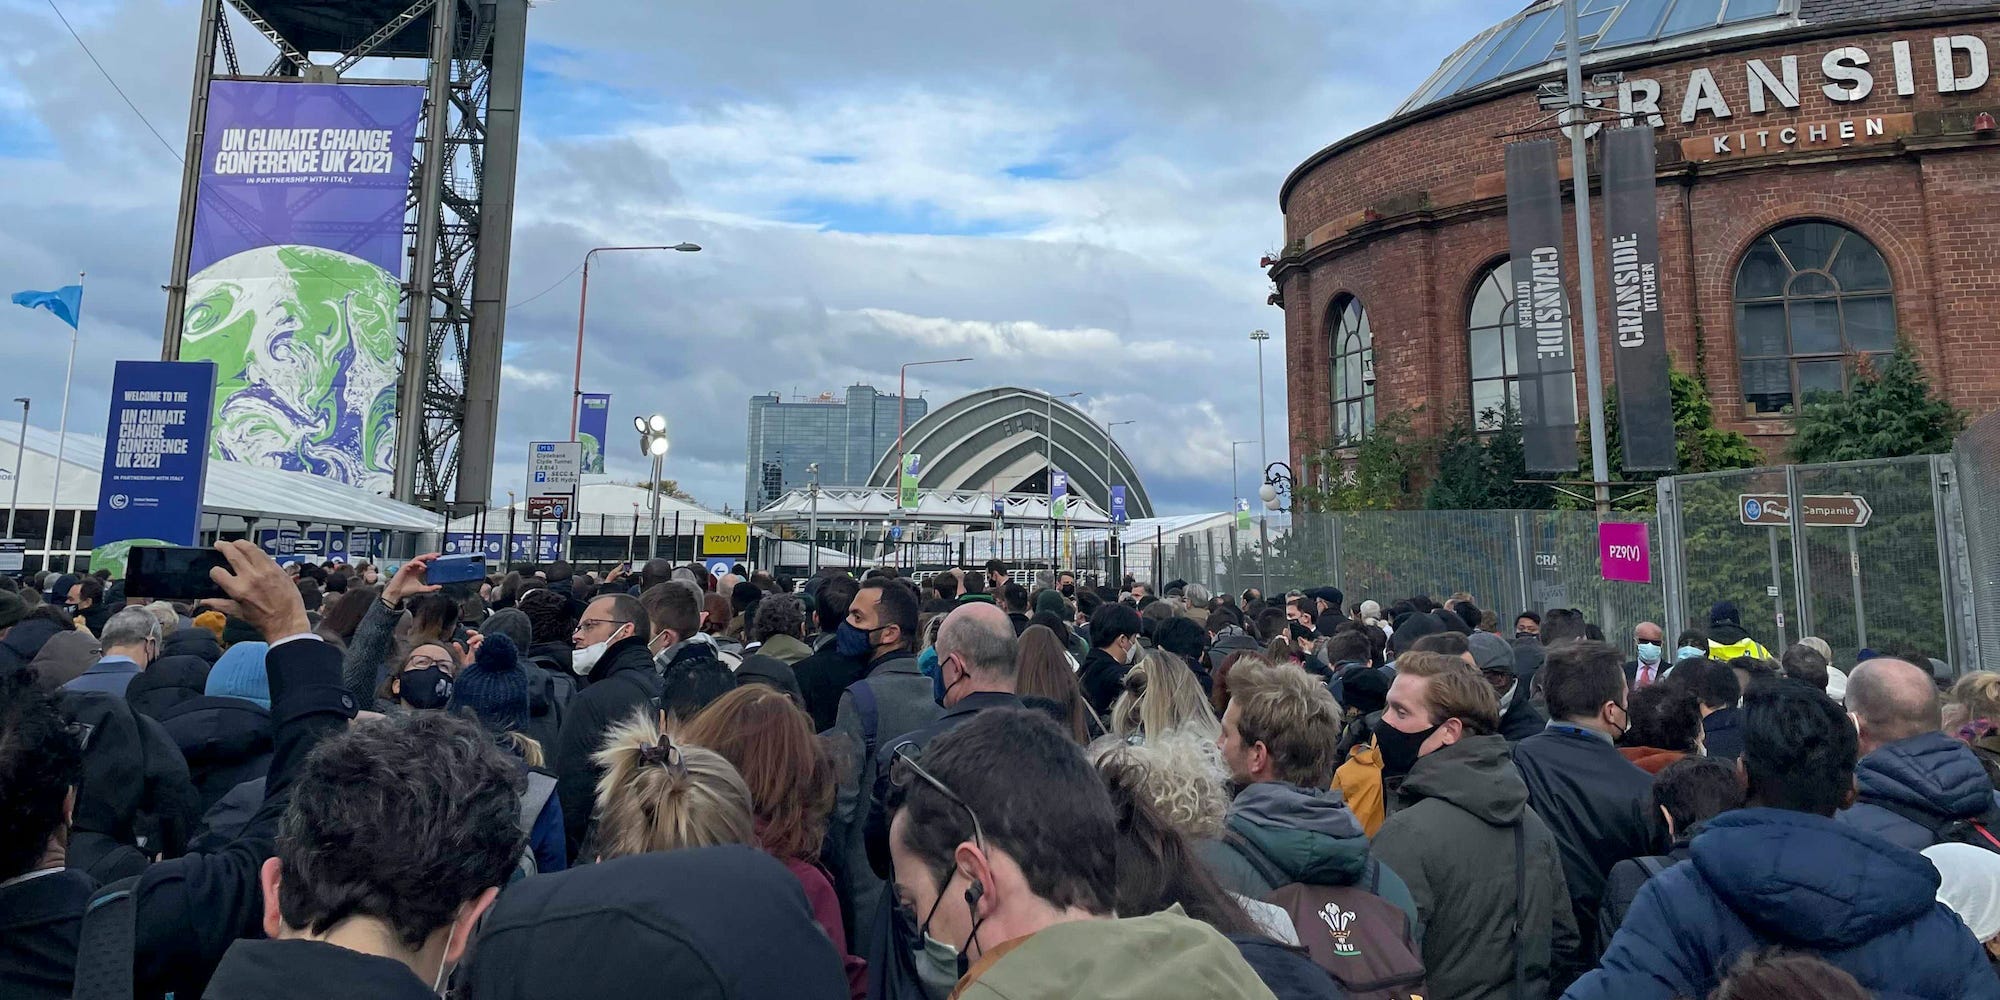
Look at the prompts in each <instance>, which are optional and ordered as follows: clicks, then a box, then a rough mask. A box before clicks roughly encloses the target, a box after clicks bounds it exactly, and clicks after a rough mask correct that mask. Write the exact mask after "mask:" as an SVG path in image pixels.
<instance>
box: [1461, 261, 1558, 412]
mask: <svg viewBox="0 0 2000 1000" xmlns="http://www.w3.org/2000/svg"><path fill="white" fill-rule="evenodd" d="M1465 327H1466V350H1467V352H1468V355H1469V360H1470V362H1471V364H1470V370H1471V373H1472V418H1473V420H1474V421H1475V426H1477V427H1478V428H1479V429H1480V430H1492V429H1494V428H1495V427H1498V426H1500V413H1501V411H1502V410H1503V409H1505V408H1507V407H1512V408H1514V409H1515V410H1519V409H1520V408H1521V359H1520V352H1519V350H1518V349H1517V348H1516V347H1515V339H1514V262H1513V261H1511V260H1503V261H1501V262H1500V263H1498V264H1495V265H1493V267H1491V268H1489V269H1488V270H1487V272H1486V273H1485V274H1482V275H1480V276H1479V281H1478V283H1477V284H1475V285H1474V286H1473V293H1472V309H1471V311H1470V312H1469V313H1467V314H1466V321H1465ZM1569 385H1570V393H1571V394H1572V395H1574V394H1575V392H1576V373H1575V372H1571V373H1570V375H1569Z"/></svg>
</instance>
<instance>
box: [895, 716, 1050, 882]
mask: <svg viewBox="0 0 2000 1000" xmlns="http://www.w3.org/2000/svg"><path fill="white" fill-rule="evenodd" d="M1021 707H1023V706H1022V704H1021V699H1020V698H1019V697H1017V696H1016V695H1014V694H1012V693H1008V692H999V691H974V692H973V693H971V694H968V695H966V696H965V697H963V698H960V699H959V700H958V703H957V704H955V705H953V706H951V707H950V708H947V709H945V710H944V711H943V713H942V714H940V715H939V716H938V717H937V718H936V719H934V720H932V721H930V722H928V723H926V724H924V725H922V726H919V727H917V728H916V729H912V730H910V731H909V732H906V733H903V734H902V735H900V736H897V737H895V738H894V739H884V740H883V741H882V745H881V747H880V748H879V749H877V750H876V751H875V766H874V768H873V769H872V771H873V773H874V778H875V784H874V790H873V792H872V794H871V796H870V799H869V804H868V862H869V864H870V865H871V866H872V867H873V868H874V869H875V875H876V877H878V878H882V879H887V878H890V877H891V876H893V875H894V874H895V868H894V866H893V865H891V864H890V861H889V809H888V803H889V769H890V765H891V764H893V763H894V762H895V759H896V755H897V754H898V753H910V754H913V755H915V756H916V757H918V758H922V757H923V753H924V748H925V747H927V746H930V745H931V741H932V740H935V739H937V738H938V737H939V736H942V735H944V734H945V733H948V732H951V731H952V730H953V729H956V728H958V727H959V726H960V725H961V724H963V723H964V722H965V721H966V720H967V719H970V718H972V717H973V716H975V715H978V714H979V713H981V712H984V711H986V710H987V709H992V708H1021Z"/></svg>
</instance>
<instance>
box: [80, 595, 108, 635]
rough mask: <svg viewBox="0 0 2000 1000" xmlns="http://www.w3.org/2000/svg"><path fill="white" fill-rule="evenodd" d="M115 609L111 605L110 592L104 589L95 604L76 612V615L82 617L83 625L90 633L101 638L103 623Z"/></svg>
mask: <svg viewBox="0 0 2000 1000" xmlns="http://www.w3.org/2000/svg"><path fill="white" fill-rule="evenodd" d="M116 611H117V609H116V608H113V607H112V606H111V594H110V592H109V591H106V592H105V595H104V597H102V598H100V599H99V600H98V602H97V603H96V604H93V605H91V606H90V607H87V608H85V609H83V610H82V611H79V612H77V613H76V616H77V617H78V618H81V619H83V627H84V628H87V629H89V630H90V634H91V635H94V636H97V637H98V638H100V639H101V638H103V637H104V623H105V622H108V621H110V620H111V616H112V614H113V613H115V612H116Z"/></svg>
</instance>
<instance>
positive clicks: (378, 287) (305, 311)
mask: <svg viewBox="0 0 2000 1000" xmlns="http://www.w3.org/2000/svg"><path fill="white" fill-rule="evenodd" d="M422 107H423V88H421V87H413V86H374V85H366V84H332V83H250V82H241V81H228V80H219V81H216V82H215V83H213V84H211V85H210V88H209V109H208V131H207V134H206V135H205V137H204V138H203V141H202V151H201V157H202V162H201V188H200V191H199V193H198V194H197V195H196V199H195V221H194V242H193V247H192V250H191V252H190V254H189V258H188V273H189V278H188V292H187V313H186V316H185V317H184V319H183V325H182V332H181V358H182V359H183V360H190V361H194V360H206V361H214V362H215V363H216V368H217V372H216V375H217V379H218V383H217V387H216V389H217V391H216V398H215V433H214V445H213V450H212V453H213V455H214V457H217V458H224V459H230V460H233V461H239V462H247V463H250V464H253V465H262V466H267V467H270V468H278V469H288V470H291V471H295V472H307V473H311V474H313V475H316V476H321V477H323V478H326V479H332V480H334V481H336V482H341V483H346V484H348V485H351V486H359V487H361V488H364V489H370V490H377V491H382V490H386V489H388V487H389V484H390V481H391V479H392V478H393V470H394V456H393V454H392V451H393V446H394V441H395V433H394V430H395V429H394V423H395V409H396V398H395V397H396V380H397V375H398V371H399V369H400V364H399V359H398V356H397V351H396V341H397V325H398V322H397V316H398V313H399V312H400V305H401V296H402V291H401V287H402V280H403V266H404V254H403V248H404V242H405V241H404V236H403V221H404V213H405V204H406V198H407V196H408V193H409V184H410V150H411V146H412V144H413V142H414V140H415V137H416V129H417V121H418V117H419V114H420V112H421V110H422Z"/></svg>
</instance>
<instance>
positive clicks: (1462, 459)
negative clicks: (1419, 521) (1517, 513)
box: [1424, 405, 1550, 510]
mask: <svg viewBox="0 0 2000 1000" xmlns="http://www.w3.org/2000/svg"><path fill="white" fill-rule="evenodd" d="M1480 422H1481V423H1484V424H1490V425H1491V428H1492V429H1490V430H1484V431H1482V430H1478V429H1475V428H1474V427H1473V426H1472V425H1471V424H1470V423H1468V422H1466V421H1465V420H1463V419H1461V420H1455V421H1453V422H1452V424H1451V426H1449V427H1447V428H1445V429H1444V432H1443V433H1442V434H1440V435H1438V437H1437V439H1436V441H1435V442H1434V443H1433V449H1432V451H1433V454H1434V456H1435V458H1436V469H1437V472H1436V474H1435V475H1434V476H1432V477H1431V482H1430V487H1429V488H1428V489H1426V490H1424V506H1425V507H1426V508H1428V509H1430V510H1542V509H1545V508H1547V507H1548V506H1549V499H1550V490H1549V488H1548V487H1546V486H1540V485H1533V484H1528V483H1523V482H1521V481H1520V480H1523V479H1526V478H1528V456H1527V449H1526V445H1525V444H1524V442H1523V440H1522V437H1521V414H1520V411H1518V410H1516V409H1514V407H1513V406H1512V405H1507V406H1504V407H1502V408H1501V409H1500V410H1499V412H1497V413H1496V412H1494V411H1492V410H1488V411H1486V412H1485V413H1482V414H1480Z"/></svg>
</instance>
